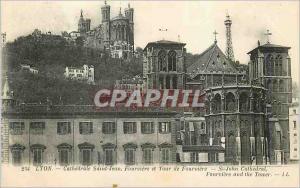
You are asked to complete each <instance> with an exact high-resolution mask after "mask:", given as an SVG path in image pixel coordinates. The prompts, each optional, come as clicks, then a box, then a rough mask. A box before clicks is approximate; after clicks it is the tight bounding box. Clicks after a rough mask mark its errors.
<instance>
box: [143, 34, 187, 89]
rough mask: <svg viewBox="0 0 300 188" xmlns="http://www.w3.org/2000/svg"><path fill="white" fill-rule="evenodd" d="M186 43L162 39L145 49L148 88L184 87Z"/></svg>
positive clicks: (149, 44) (145, 72)
mask: <svg viewBox="0 0 300 188" xmlns="http://www.w3.org/2000/svg"><path fill="white" fill-rule="evenodd" d="M184 46H185V43H180V42H174V41H167V40H160V41H156V42H150V43H148V44H147V46H146V47H145V49H144V54H145V57H144V58H145V60H146V61H145V62H144V74H146V75H144V77H145V78H146V82H147V88H148V89H184V87H185V72H186V70H185V55H186V49H185V47H184Z"/></svg>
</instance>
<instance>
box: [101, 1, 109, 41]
mask: <svg viewBox="0 0 300 188" xmlns="http://www.w3.org/2000/svg"><path fill="white" fill-rule="evenodd" d="M101 15H102V26H103V40H104V44H105V46H109V42H110V6H109V5H107V2H106V1H105V4H104V6H102V7H101Z"/></svg>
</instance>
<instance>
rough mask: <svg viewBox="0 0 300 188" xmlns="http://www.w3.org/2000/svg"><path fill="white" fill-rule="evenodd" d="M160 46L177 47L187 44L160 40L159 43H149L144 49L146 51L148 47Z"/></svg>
mask: <svg viewBox="0 0 300 188" xmlns="http://www.w3.org/2000/svg"><path fill="white" fill-rule="evenodd" d="M158 45H173V46H174V45H176V46H185V45H186V44H185V43H182V42H176V41H170V40H158V41H155V42H149V43H148V44H147V46H146V47H145V48H144V50H145V49H146V48H148V47H151V46H158Z"/></svg>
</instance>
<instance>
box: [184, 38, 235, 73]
mask: <svg viewBox="0 0 300 188" xmlns="http://www.w3.org/2000/svg"><path fill="white" fill-rule="evenodd" d="M213 71H216V72H218V71H224V73H229V72H230V73H235V72H238V70H237V69H236V67H235V65H234V63H233V62H232V61H231V60H229V59H228V58H227V57H226V56H225V54H224V53H223V52H222V50H221V49H220V48H219V46H218V45H217V43H216V42H215V43H214V44H213V45H211V46H210V47H209V48H207V49H206V50H205V51H204V52H202V53H201V54H200V57H199V59H198V60H197V62H195V63H194V64H192V65H191V66H189V67H188V68H187V72H188V73H191V74H192V77H195V76H196V75H198V73H200V72H213Z"/></svg>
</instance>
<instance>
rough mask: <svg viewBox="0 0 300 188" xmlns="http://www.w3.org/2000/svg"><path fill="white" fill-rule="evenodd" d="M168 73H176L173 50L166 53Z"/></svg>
mask: <svg viewBox="0 0 300 188" xmlns="http://www.w3.org/2000/svg"><path fill="white" fill-rule="evenodd" d="M168 71H176V52H175V51H173V50H172V51H170V52H169V53H168Z"/></svg>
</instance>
